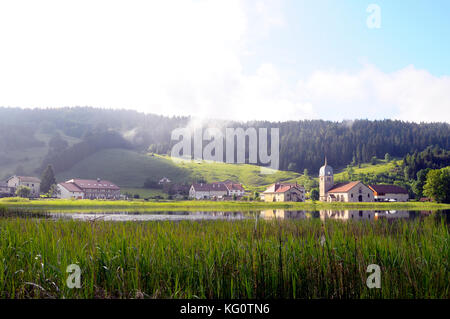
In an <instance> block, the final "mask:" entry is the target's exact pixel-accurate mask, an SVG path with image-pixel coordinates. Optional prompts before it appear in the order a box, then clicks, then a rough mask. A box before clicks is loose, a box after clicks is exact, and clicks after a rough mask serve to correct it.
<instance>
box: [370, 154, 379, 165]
mask: <svg viewBox="0 0 450 319" xmlns="http://www.w3.org/2000/svg"><path fill="white" fill-rule="evenodd" d="M370 163H371V164H372V165H376V164H377V163H378V160H377V157H376V156H372V158H371V159H370Z"/></svg>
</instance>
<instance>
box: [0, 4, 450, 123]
mask: <svg viewBox="0 0 450 319" xmlns="http://www.w3.org/2000/svg"><path fill="white" fill-rule="evenodd" d="M279 27H281V28H282V27H286V21H285V20H284V16H283V12H282V7H281V5H280V2H279V1H273V0H255V1H252V2H249V1H239V0H227V1H199V0H180V1H176V0H171V1H170V0H167V1H139V0H135V1H117V0H102V1H100V0H99V1H86V0H80V1H76V2H69V1H61V0H53V1H51V0H44V1H32V0H31V1H23V0H17V1H0V106H21V107H61V106H77V105H79V106H85V105H89V106H94V107H105V108H132V109H137V110H139V111H144V112H151V113H160V114H168V115H193V116H197V117H214V118H222V119H234V120H252V119H266V120H295V119H303V118H325V119H333V120H340V119H343V118H384V117H389V118H391V117H394V118H399V119H405V120H414V121H422V120H424V121H432V120H440V121H443V120H445V121H450V118H449V112H448V106H449V105H450V93H449V92H450V80H449V78H448V77H435V76H433V75H431V74H429V73H428V72H426V71H422V70H417V69H415V68H414V67H412V66H410V67H407V68H405V69H402V70H399V71H397V72H393V73H383V72H382V71H380V70H378V69H377V68H376V67H374V66H370V65H366V66H363V67H362V68H361V70H360V71H359V72H355V73H344V72H339V71H317V72H314V73H313V74H311V75H309V76H308V77H306V78H305V79H303V80H302V81H298V83H292V81H291V80H288V79H287V78H286V77H285V76H284V73H283V70H281V69H279V68H278V67H277V66H276V62H277V61H268V62H267V63H263V64H262V65H260V66H259V68H257V71H256V72H254V73H253V74H245V73H244V72H243V65H242V61H243V59H242V58H243V56H244V55H248V54H249V48H248V47H247V43H248V40H249V38H250V37H251V38H254V37H256V38H258V36H259V37H260V39H265V38H266V37H267V34H268V32H270V30H271V28H279ZM258 32H260V34H259V35H258Z"/></svg>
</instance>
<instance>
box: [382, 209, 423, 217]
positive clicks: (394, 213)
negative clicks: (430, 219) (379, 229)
mask: <svg viewBox="0 0 450 319" xmlns="http://www.w3.org/2000/svg"><path fill="white" fill-rule="evenodd" d="M375 217H376V219H397V218H414V217H416V212H408V211H401V210H389V211H377V212H376V213H375Z"/></svg>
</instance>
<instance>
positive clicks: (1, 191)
mask: <svg viewBox="0 0 450 319" xmlns="http://www.w3.org/2000/svg"><path fill="white" fill-rule="evenodd" d="M13 193H14V192H13V188H12V187H9V186H8V183H4V182H0V197H4V196H11V195H12V194H13Z"/></svg>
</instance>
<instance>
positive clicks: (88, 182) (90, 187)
mask: <svg viewBox="0 0 450 319" xmlns="http://www.w3.org/2000/svg"><path fill="white" fill-rule="evenodd" d="M65 184H73V185H75V186H76V187H77V188H78V189H80V190H81V191H82V192H83V198H85V199H114V200H117V199H120V187H119V186H117V185H115V184H114V183H112V182H110V181H106V180H102V179H100V178H97V179H96V180H94V179H78V178H75V179H71V180H68V181H66V182H65ZM73 190H74V191H72V192H73V193H78V192H77V191H76V188H73Z"/></svg>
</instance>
